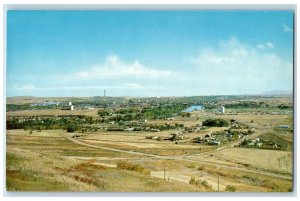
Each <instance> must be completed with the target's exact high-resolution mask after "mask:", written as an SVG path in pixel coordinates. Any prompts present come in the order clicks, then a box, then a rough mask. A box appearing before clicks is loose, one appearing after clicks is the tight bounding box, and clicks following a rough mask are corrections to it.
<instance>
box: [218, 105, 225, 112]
mask: <svg viewBox="0 0 300 201" xmlns="http://www.w3.org/2000/svg"><path fill="white" fill-rule="evenodd" d="M219 111H220V112H221V113H222V114H224V113H225V107H224V106H221V107H220V108H219Z"/></svg>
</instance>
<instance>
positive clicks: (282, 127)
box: [278, 125, 290, 129]
mask: <svg viewBox="0 0 300 201" xmlns="http://www.w3.org/2000/svg"><path fill="white" fill-rule="evenodd" d="M278 128H281V129H289V128H290V127H289V126H288V125H279V126H278Z"/></svg>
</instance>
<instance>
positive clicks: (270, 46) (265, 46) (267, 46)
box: [256, 42, 275, 50]
mask: <svg viewBox="0 0 300 201" xmlns="http://www.w3.org/2000/svg"><path fill="white" fill-rule="evenodd" d="M256 48H257V49H261V50H263V49H273V48H275V45H274V44H273V43H271V42H267V43H264V44H261V43H260V44H258V45H256Z"/></svg>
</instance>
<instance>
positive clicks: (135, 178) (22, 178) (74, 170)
mask: <svg viewBox="0 0 300 201" xmlns="http://www.w3.org/2000/svg"><path fill="white" fill-rule="evenodd" d="M70 135H72V134H68V133H65V132H64V131H60V130H57V131H42V132H37V131H34V132H33V133H32V134H29V132H28V131H24V130H8V131H7V154H6V160H7V170H6V174H7V178H6V185H7V190H9V191H111V192H114V191H120V192H122V191H124V192H125V191H126V192H128V191H129V192H131V191H132V192H134V191H141V192H147V191H151V192H190V191H192V192H205V191H218V189H219V190H220V191H226V188H227V186H234V189H235V191H254V192H260V191H263V192H266V191H290V190H291V188H292V182H291V177H290V176H288V175H286V174H284V175H283V177H281V176H280V174H275V173H274V172H273V171H268V170H267V169H266V170H264V171H262V170H260V171H256V169H255V168H253V167H252V165H254V166H255V161H253V164H251V166H250V167H246V166H242V165H239V164H240V163H241V162H245V161H242V160H241V161H240V160H239V159H240V158H239V157H237V158H236V160H231V158H230V157H236V155H234V153H236V152H235V151H232V149H225V150H223V151H221V152H213V153H214V155H216V157H223V155H221V153H222V154H224V155H226V157H224V158H225V159H226V160H219V159H218V158H215V157H211V158H209V155H208V156H207V154H206V155H205V154H204V156H206V157H208V158H206V159H205V157H204V158H201V159H200V160H198V159H197V158H196V157H197V156H193V155H192V156H187V154H186V153H183V152H179V151H178V154H177V155H171V154H165V155H166V156H163V154H162V155H160V154H161V153H162V152H157V153H155V152H153V153H151V154H150V155H147V154H146V155H143V153H146V151H145V150H144V147H138V146H135V147H134V152H136V153H141V155H139V154H135V153H127V152H123V151H124V150H129V149H130V148H132V146H128V145H127V144H126V146H125V145H124V144H122V143H121V142H119V143H117V142H116V139H118V138H116V136H115V135H116V134H115V135H113V134H112V135H111V136H110V135H109V134H104V135H103V136H101V135H102V134H101V133H97V134H93V135H91V136H89V138H95V139H97V140H99V139H101V137H102V138H105V139H107V140H108V141H109V140H111V142H113V143H110V144H109V143H107V144H105V143H94V142H93V143H92V142H90V141H88V140H87V139H86V137H87V136H86V137H84V138H82V139H74V138H71V137H70ZM136 135H138V134H136ZM99 136H101V137H99ZM110 137H111V138H110ZM70 139H73V140H74V141H72V140H70ZM122 139H123V140H124V139H127V140H129V141H130V140H132V141H133V142H135V140H138V139H139V137H136V136H132V135H128V136H124V138H122ZM76 141H79V142H83V143H84V144H78V143H76ZM85 143H86V144H85ZM124 143H125V142H124ZM89 144H93V146H94V147H89V146H88V145H89ZM112 144H114V146H111V145H112ZM143 144H146V145H147V144H149V145H148V146H153V147H157V148H159V147H160V148H159V149H160V150H165V151H166V152H167V150H168V149H170V147H173V146H175V144H170V145H167V144H166V143H164V142H163V143H159V142H156V141H154V142H152V141H151V142H148V143H147V142H145V143H143ZM104 145H105V146H104ZM121 145H123V146H121ZM176 146H177V149H180V148H181V149H187V147H190V146H191V147H194V146H192V145H183V147H181V145H176ZM106 147H110V148H111V147H115V148H116V150H114V151H110V150H107V149H105V148H106ZM240 149H241V152H247V149H245V150H244V149H242V148H240ZM258 151H265V152H270V153H269V154H272V151H269V150H258ZM216 153H217V154H216ZM228 153H231V154H232V155H228ZM152 154H153V155H152ZM245 154H247V153H245ZM155 155H158V156H159V157H155ZM160 156H161V157H160ZM214 160H215V161H214ZM122 161H126V162H128V163H130V164H136V165H137V166H138V167H142V168H143V169H145V170H147V173H145V172H142V171H139V169H138V168H137V169H133V170H132V169H130V168H128V169H122V168H119V167H118V163H119V162H122ZM236 161H238V163H237V162H236ZM246 162H247V163H250V162H251V161H250V162H249V161H246ZM274 166H276V161H275V162H274ZM164 170H165V171H164ZM191 178H195V182H191ZM218 180H219V185H218ZM45 183H46V185H42V184H45Z"/></svg>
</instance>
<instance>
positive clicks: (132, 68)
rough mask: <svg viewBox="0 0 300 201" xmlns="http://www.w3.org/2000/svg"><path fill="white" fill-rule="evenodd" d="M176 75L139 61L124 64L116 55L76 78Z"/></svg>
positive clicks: (76, 74) (82, 72) (77, 74)
mask: <svg viewBox="0 0 300 201" xmlns="http://www.w3.org/2000/svg"><path fill="white" fill-rule="evenodd" d="M174 75H175V73H174V72H172V71H167V70H158V69H154V68H150V67H146V66H144V65H143V64H141V63H140V62H139V61H138V60H135V61H133V62H131V63H125V62H122V61H121V60H120V59H119V58H118V56H116V55H113V56H108V57H107V58H106V61H105V63H104V64H101V65H95V66H93V67H92V68H90V69H88V70H84V71H80V72H77V73H75V76H76V77H77V78H81V79H118V78H128V77H129V78H130V77H141V78H160V77H169V76H174Z"/></svg>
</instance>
